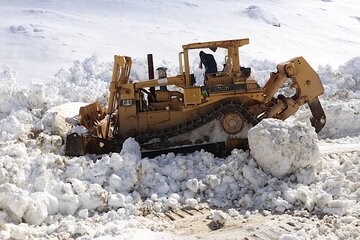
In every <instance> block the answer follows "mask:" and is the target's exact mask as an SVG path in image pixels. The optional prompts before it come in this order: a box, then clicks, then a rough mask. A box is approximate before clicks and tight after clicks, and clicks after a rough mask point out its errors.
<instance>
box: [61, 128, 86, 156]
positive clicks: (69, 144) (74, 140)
mask: <svg viewBox="0 0 360 240" xmlns="http://www.w3.org/2000/svg"><path fill="white" fill-rule="evenodd" d="M85 149H86V142H85V137H84V136H83V135H79V134H78V133H70V134H68V135H67V136H66V145H65V155H66V156H82V155H85V154H86V151H85Z"/></svg>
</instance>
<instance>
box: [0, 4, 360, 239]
mask: <svg viewBox="0 0 360 240" xmlns="http://www.w3.org/2000/svg"><path fill="white" fill-rule="evenodd" d="M0 6H1V8H0V19H1V21H0V32H1V34H0V50H1V51H0V59H1V62H0V64H4V65H2V66H1V69H0V239H33V238H36V239H37V238H53V239H71V238H79V239H111V238H113V239H119V238H120V239H121V238H122V239H125V238H126V239H128V238H134V239H141V238H145V237H146V238H148V239H151V238H152V239H159V238H163V239H171V238H185V239H189V238H196V237H200V238H206V239H208V238H212V239H217V238H219V237H221V238H234V237H238V236H244V237H247V238H248V239H252V238H253V239H256V238H265V239H266V238H272V239H277V238H280V239H313V238H323V239H325V238H331V239H333V238H339V239H355V238H359V237H360V231H359V229H360V227H359V225H360V203H359V198H360V190H359V189H360V188H359V187H360V144H359V139H360V136H359V135H360V114H359V112H360V107H359V106H360V95H359V90H360V87H359V86H360V85H359V81H360V57H359V56H360V50H359V49H360V35H359V34H358V32H359V29H360V15H359V12H360V9H359V6H360V5H359V4H358V3H357V1H355V0H352V1H350V0H349V1H335V0H333V1H331V0H327V1H325V0H322V1H320V0H319V1H301V2H296V1H290V2H289V1H287V2H285V1H284V2H283V1H258V2H257V3H256V4H254V2H253V1H241V2H239V1H231V0H229V1H201V0H196V1H191V2H190V1H188V2H186V1H160V0H154V1H142V0H138V1H120V0H118V1H106V0H97V1H95V0H93V1H77V2H76V3H73V1H62V2H61V4H60V3H59V2H58V1H52V0H49V1H35V0H31V1H20V0H18V1H10V0H4V1H1V3H0ZM243 37H250V40H251V44H250V45H249V46H246V47H244V49H243V51H242V52H241V54H242V56H243V63H245V64H246V65H250V66H251V67H252V69H253V73H254V75H255V77H256V78H257V79H258V80H259V82H260V83H262V84H263V83H264V82H265V81H266V79H267V77H268V74H269V72H270V71H272V70H273V69H274V66H275V64H276V62H280V61H284V60H287V59H290V58H292V57H294V56H297V55H303V56H304V57H305V58H306V59H307V60H308V61H309V62H310V63H311V64H312V65H313V67H314V68H315V69H316V70H317V72H318V73H319V75H320V77H321V79H322V81H323V83H324V85H325V89H326V92H325V94H324V96H322V98H321V102H322V105H323V107H324V110H325V113H326V116H327V125H326V126H325V128H324V129H323V130H322V132H321V133H320V134H319V136H318V138H319V139H317V137H316V135H315V134H313V129H311V128H310V127H309V126H308V118H309V111H308V109H307V108H306V107H304V108H302V109H301V110H300V111H299V112H298V113H297V114H296V115H295V116H294V117H292V118H290V119H289V120H288V121H286V123H280V122H271V121H270V122H264V123H263V124H262V125H259V128H260V127H264V128H268V129H269V131H270V130H272V131H273V132H271V133H272V134H270V135H266V137H263V141H262V144H258V145H256V141H255V145H256V146H257V147H259V148H260V149H262V150H256V148H253V152H252V153H250V152H243V151H241V150H234V151H233V153H232V154H231V155H230V156H229V157H227V158H226V159H219V158H215V157H214V156H213V155H211V154H209V153H206V152H195V153H192V154H189V155H186V156H180V155H177V156H175V155H174V154H168V155H162V156H159V157H157V158H154V159H148V158H144V159H141V157H140V155H139V152H138V151H139V150H138V146H137V144H136V143H135V142H133V141H132V140H131V139H129V141H128V142H127V146H126V147H125V148H124V150H123V151H122V152H121V153H114V154H112V155H104V156H102V157H101V158H100V159H99V160H98V161H93V160H94V157H93V156H84V157H78V158H68V157H65V156H64V146H63V138H64V136H65V134H66V132H67V131H68V126H67V125H64V117H65V116H69V115H73V114H76V111H77V109H78V107H79V106H80V105H81V104H82V102H92V101H95V100H97V101H99V102H101V103H106V98H107V89H108V83H109V80H110V77H111V72H112V69H111V68H112V62H111V60H112V55H114V54H128V55H131V56H134V57H135V60H134V66H133V71H132V73H131V77H132V78H133V79H146V77H147V73H146V64H145V60H144V59H143V57H144V56H145V54H146V53H148V52H152V53H154V54H155V58H156V62H155V63H156V65H165V66H167V67H168V68H169V69H168V74H174V73H176V72H177V67H176V66H177V60H176V59H177V52H178V51H180V46H181V45H182V44H185V43H189V42H196V41H208V40H220V39H231V38H243ZM93 53H94V54H95V55H94V56H91V55H92V54H93ZM219 54H221V53H219ZM76 59H85V60H76ZM163 60H164V61H163ZM197 61H198V59H197V58H196V57H195V55H194V56H193V62H192V65H193V67H194V71H197V72H198V71H199V70H198V69H196V68H195V66H196V65H197V64H196V63H197ZM319 64H320V66H319V67H318V65H319ZM59 69H60V70H59ZM54 73H55V75H54ZM31 80H36V81H31ZM74 103H75V104H74ZM62 104H67V108H66V109H69V108H68V106H72V109H70V110H71V111H70V112H67V113H65V112H61V113H60V114H59V113H57V112H58V109H56V108H54V107H55V106H59V105H62ZM62 106H64V105H62ZM65 106H66V105H65ZM269 126H271V127H269ZM254 132H255V133H256V129H255V130H254ZM279 132H280V133H282V134H280V135H278V136H279V137H277V138H275V139H274V136H276V135H277V134H278V133H279ZM256 134H261V129H260V130H258V132H257V133H256ZM302 134H306V135H302ZM264 136H265V135H264ZM280 136H281V137H280ZM289 139H290V140H289ZM275 140H276V141H278V142H277V143H278V145H279V146H280V147H282V148H280V151H282V153H284V154H280V155H275V152H271V151H272V150H273V149H274V148H273V147H272V148H271V146H270V143H271V142H272V141H275ZM314 142H315V144H314ZM295 144H297V145H298V146H303V147H298V148H295V147H293V146H294V145H295ZM290 147H291V152H290V153H289V151H288V150H289V149H290ZM261 151H263V152H265V153H266V154H267V155H268V156H269V158H268V159H272V160H271V162H270V165H269V162H267V161H266V160H268V159H265V161H261V158H263V160H264V156H261V155H256V154H255V153H256V152H261ZM270 156H272V158H271V157H270ZM275 156H276V157H275ZM305 157H306V158H305ZM256 158H257V161H258V162H257V161H256V160H255V159H256ZM287 159H289V161H287ZM299 159H300V160H299ZM302 160H303V162H305V160H306V162H307V163H308V164H306V166H305V165H302V164H297V161H302ZM276 161H278V162H277V164H280V165H279V166H282V164H281V163H286V164H289V166H288V168H286V169H285V168H283V169H281V170H284V171H280V172H274V169H272V168H271V167H269V166H271V163H275V162H276ZM284 172H285V174H284ZM275 176H277V177H275ZM183 207H188V208H189V209H191V212H190V213H191V214H188V213H186V212H185V213H184V211H183V210H182V208H183ZM195 209H196V210H195ZM189 211H190V210H189ZM176 213H178V214H180V215H184V216H185V218H184V219H182V218H181V217H179V215H177V214H176ZM165 214H171V215H170V216H172V217H169V216H166V215H165ZM171 218H173V219H174V221H173V220H171ZM223 224H224V226H222V225H223ZM218 228H219V229H218Z"/></svg>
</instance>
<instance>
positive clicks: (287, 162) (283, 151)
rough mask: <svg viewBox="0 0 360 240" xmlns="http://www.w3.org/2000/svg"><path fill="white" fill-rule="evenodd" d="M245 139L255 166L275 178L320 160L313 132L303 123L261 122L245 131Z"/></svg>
mask: <svg viewBox="0 0 360 240" xmlns="http://www.w3.org/2000/svg"><path fill="white" fill-rule="evenodd" d="M248 139H249V147H250V150H251V154H252V156H253V157H254V158H255V159H256V161H257V163H258V164H259V165H260V166H261V167H262V168H263V169H264V170H265V171H267V172H268V173H270V174H272V175H274V176H276V177H278V178H282V177H284V176H286V175H288V174H290V173H295V172H297V171H298V170H299V169H300V168H306V167H310V166H315V165H316V163H317V162H318V161H319V160H320V151H319V148H318V146H317V135H316V133H315V129H314V128H312V127H309V126H307V125H306V124H304V123H295V124H294V123H288V122H286V121H281V120H277V119H264V120H262V121H261V122H260V123H259V124H257V125H256V126H255V127H253V128H252V129H250V130H249V132H248Z"/></svg>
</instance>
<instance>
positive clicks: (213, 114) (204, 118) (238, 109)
mask: <svg viewBox="0 0 360 240" xmlns="http://www.w3.org/2000/svg"><path fill="white" fill-rule="evenodd" d="M229 112H235V113H238V114H240V115H242V116H244V118H245V119H246V121H247V122H248V123H249V124H251V125H253V126H255V125H256V124H258V123H259V121H258V119H257V118H256V117H255V116H254V115H253V114H252V113H251V112H250V111H249V110H248V109H247V108H246V107H245V106H244V105H243V104H242V103H240V102H238V101H235V100H233V101H227V102H223V103H221V104H220V105H218V106H217V107H215V108H213V109H212V110H211V111H209V112H206V113H203V114H201V115H200V116H199V117H198V118H196V119H194V120H192V121H188V122H185V123H183V124H179V125H177V126H174V127H170V128H165V129H161V130H156V131H152V132H147V133H143V134H138V135H137V136H135V139H136V140H137V141H138V142H139V143H145V142H148V141H150V140H151V139H154V138H160V139H162V140H163V139H168V138H171V137H174V136H177V135H180V134H183V133H186V132H189V131H192V130H194V129H196V128H198V127H201V126H203V125H205V124H207V123H209V122H211V121H212V120H215V119H216V118H218V117H220V116H221V115H222V114H225V113H229Z"/></svg>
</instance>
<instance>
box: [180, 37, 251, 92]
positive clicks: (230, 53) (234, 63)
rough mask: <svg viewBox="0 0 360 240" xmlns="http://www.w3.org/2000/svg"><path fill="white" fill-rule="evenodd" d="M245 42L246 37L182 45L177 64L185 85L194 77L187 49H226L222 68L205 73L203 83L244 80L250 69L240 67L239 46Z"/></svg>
mask: <svg viewBox="0 0 360 240" xmlns="http://www.w3.org/2000/svg"><path fill="white" fill-rule="evenodd" d="M246 44H249V39H248V38H245V39H237V40H225V41H212V42H201V43H191V44H187V45H183V46H182V48H183V51H182V52H180V53H179V66H180V72H181V73H182V74H183V75H184V76H185V86H186V87H188V86H192V83H193V82H194V77H193V74H191V73H190V67H189V51H190V50H201V49H210V50H212V51H213V52H215V51H216V50H217V49H218V48H222V49H225V50H226V51H227V55H226V57H225V64H224V68H223V70H222V71H218V72H217V73H209V74H207V75H206V76H205V81H204V85H206V86H213V85H221V84H236V83H240V82H244V81H246V79H247V78H248V77H249V76H250V72H251V70H250V68H244V67H241V66H240V58H239V47H241V46H244V45H246ZM183 63H184V64H183Z"/></svg>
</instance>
